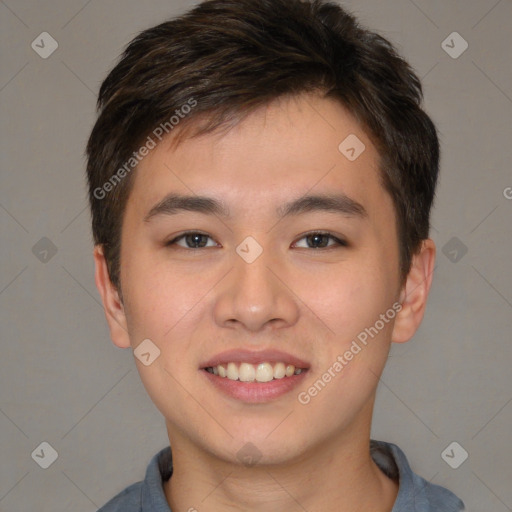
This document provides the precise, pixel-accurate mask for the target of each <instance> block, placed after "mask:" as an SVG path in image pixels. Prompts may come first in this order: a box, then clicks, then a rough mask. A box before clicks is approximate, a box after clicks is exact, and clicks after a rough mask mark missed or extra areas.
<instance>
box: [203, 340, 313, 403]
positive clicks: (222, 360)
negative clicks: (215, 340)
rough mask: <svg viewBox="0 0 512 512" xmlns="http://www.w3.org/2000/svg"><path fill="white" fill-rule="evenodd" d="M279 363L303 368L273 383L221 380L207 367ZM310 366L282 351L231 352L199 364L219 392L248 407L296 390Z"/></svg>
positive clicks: (272, 381)
mask: <svg viewBox="0 0 512 512" xmlns="http://www.w3.org/2000/svg"><path fill="white" fill-rule="evenodd" d="M231 362H232V363H238V364H240V363H250V364H259V363H271V364H273V363H278V362H282V363H285V364H293V366H295V368H302V369H303V371H302V373H300V374H299V375H292V376H291V377H283V378H282V379H274V380H271V381H270V382H242V381H239V380H231V379H228V378H227V377H219V376H218V375H214V374H212V373H209V372H207V371H206V368H209V367H212V366H217V365H219V364H227V363H231ZM309 368H310V365H309V364H308V363H307V362H306V361H304V360H302V359H300V358H299V357H297V356H294V355H292V354H288V353H287V352H283V351H281V350H262V351H254V350H242V349H238V350H228V351H225V352H221V353H220V354H217V355H215V356H213V357H212V358H210V359H208V360H207V361H205V362H204V363H202V364H201V365H200V368H199V369H200V372H201V373H202V374H203V375H204V378H206V379H208V381H209V382H210V383H211V384H213V385H214V386H215V387H216V388H217V389H218V390H219V391H221V392H222V393H223V394H224V395H227V396H228V397H231V398H234V399H236V400H238V401H242V402H245V403H249V404H261V403H265V402H269V401H271V400H275V399H277V398H279V397H281V396H283V395H285V394H287V393H289V392H290V391H292V389H294V388H296V387H297V386H298V385H299V384H300V383H301V382H302V381H303V379H304V378H305V376H306V374H307V373H308V370H309Z"/></svg>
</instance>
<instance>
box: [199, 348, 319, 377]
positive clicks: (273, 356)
mask: <svg viewBox="0 0 512 512" xmlns="http://www.w3.org/2000/svg"><path fill="white" fill-rule="evenodd" d="M279 362H282V363H285V364H293V366H295V368H302V369H305V370H307V369H309V366H310V365H309V364H308V363H307V362H306V361H303V360H302V359H300V358H298V357H296V356H294V355H292V354H288V353H287V352H282V351H281V350H262V351H254V350H242V349H236V350H227V351H225V352H221V353H220V354H217V355H215V356H213V357H212V358H210V359H208V360H207V361H205V362H204V363H201V365H200V368H201V369H205V368H209V367H212V366H217V365H219V364H227V363H239V364H240V363H249V364H259V363H279ZM304 373H305V372H304ZM285 378H289V379H290V378H291V377H285ZM280 380H282V379H280ZM233 382H235V381H233Z"/></svg>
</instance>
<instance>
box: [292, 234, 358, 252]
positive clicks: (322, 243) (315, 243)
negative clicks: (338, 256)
mask: <svg viewBox="0 0 512 512" xmlns="http://www.w3.org/2000/svg"><path fill="white" fill-rule="evenodd" d="M329 239H331V240H334V244H331V245H328V241H329ZM300 240H306V241H307V242H306V243H307V244H308V245H307V246H306V249H330V248H332V247H335V246H336V245H338V246H342V247H347V246H348V243H347V242H346V241H345V240H342V239H341V238H338V237H336V236H334V235H333V234H332V233H328V232H323V231H315V232H312V233H308V234H306V235H304V236H303V237H302V238H301V239H300ZM310 244H311V245H310Z"/></svg>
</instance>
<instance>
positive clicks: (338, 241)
mask: <svg viewBox="0 0 512 512" xmlns="http://www.w3.org/2000/svg"><path fill="white" fill-rule="evenodd" d="M189 235H201V236H206V237H208V238H211V237H210V235H208V234H206V233H201V232H200V231H186V232H185V233H182V234H181V235H179V236H177V237H175V238H173V239H172V240H169V242H166V243H165V246H166V247H171V246H173V245H176V243H177V242H178V241H180V240H181V239H183V238H185V237H187V236H189ZM314 235H320V236H327V237H328V238H330V239H332V240H334V241H335V242H336V244H337V246H338V247H348V245H349V244H348V243H347V242H346V241H345V240H343V239H341V238H339V237H337V236H334V235H333V234H332V233H330V232H328V231H311V232H309V233H305V234H304V235H302V236H301V238H299V240H302V239H303V238H307V237H310V236H314ZM211 239H212V240H213V238H211ZM178 247H179V248H180V249H183V250H185V251H197V250H198V249H208V247H181V246H178ZM334 248H336V245H331V246H327V247H316V248H315V247H307V249H314V250H316V251H318V250H328V249H334ZM303 249H304V247H303Z"/></svg>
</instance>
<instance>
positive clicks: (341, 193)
mask: <svg viewBox="0 0 512 512" xmlns="http://www.w3.org/2000/svg"><path fill="white" fill-rule="evenodd" d="M420 103H421V85H420V83H419V81H418V79H417V77H416V76H415V75H414V73H413V71H412V70H411V68H410V67H409V66H408V64H407V63H406V62H405V61H404V60H403V59H401V58H400V57H399V56H398V55H397V54H396V52H395V51H394V49H393V47H392V46H391V44H390V43H389V42H388V41H386V40H385V39H383V38H382V37H380V36H378V35H376V34H375V33H373V32H370V31H368V30H366V29H363V28H361V27H360V26H359V25H358V24H357V22H356V20H355V19H354V18H353V17H352V16H351V15H349V14H348V13H347V12H345V11H344V10H343V9H341V8H340V7H339V6H337V5H335V4H332V3H327V2H323V1H313V2H301V1H299V0H274V1H269V0H237V1H234V0H212V1H208V2H204V3H202V4H199V5H198V6H197V7H196V8H194V9H193V10H192V11H190V12H189V13H187V14H186V15H184V16H183V17H181V18H178V19H175V20H171V21H169V22H167V23H164V24H162V25H159V26H156V27H153V28H150V29H148V30H146V31H144V32H142V33H141V34H140V35H138V36H137V37H136V38H135V39H134V40H133V41H132V42H131V44H130V45H129V46H128V48H127V49H126V51H125V52H124V55H123V56H122V59H121V60H120V62H119V63H118V64H117V66H116V67H115V68H114V69H113V70H112V72H111V73H110V74H109V76H108V77H107V79H106V80H105V82H104V83H103V84H102V87H101V90H100V95H99V100H98V105H99V109H100V113H99V117H98V120H97V122H96V125H95V126H94V129H93V131H92V134H91V137H90V140H89V143H88V147H87V155H88V166H87V173H88V180H89V191H90V203H91V210H92V217H93V234H94V239H95V250H94V258H95V263H96V284H97V286H98V289H99V291H100V294H101V296H102V299H103V303H104V307H105V313H106V317H107V321H108V324H109V328H110V334H111V338H112V340H113V342H114V343H115V344H116V345H117V346H119V347H122V348H132V349H133V350H134V355H135V356H136V359H135V361H136V364H137V368H138V370H139V373H140V376H141V379H142V382H143V384H144V386H145V388H146V389H147V391H148V393H149V395H150V397H151V399H152V400H153V402H154V403H155V405H156V406H157V407H158V409H159V410H160V411H161V413H162V414H163V416H164V418H165V421H166V426H167V432H168V436H169V441H170V447H167V448H166V449H163V450H162V451H161V452H159V453H158V454H156V455H155V457H154V458H153V460H152V461H151V463H150V465H149V467H148V471H147V474H146V479H145V481H144V482H139V483H136V484H134V485H132V486H130V487H129V488H127V489H126V490H125V491H123V492H122V493H121V494H119V495H118V496H116V497H115V498H113V499H112V500H111V501H110V502H109V503H108V504H106V505H105V506H104V507H103V508H102V509H101V511H102V512H113V511H123V512H132V511H143V512H149V511H161V512H169V510H172V512H184V511H189V512H190V511H195V510H197V511H203V510H208V511H217V510H223V511H224V510H228V511H229V510H251V511H266V512H268V511H282V510H297V511H299V510H302V511H303V510H307V511H310V512H313V511H320V510H322V511H324V512H325V511H333V512H334V511H336V512H349V511H350V512H352V511H360V510H365V511H366V510H372V511H376V512H390V511H392V512H404V511H421V512H423V511H427V510H428V511H434V510H435V511H458V510H463V504H462V502H461V501H460V500H459V499H458V498H457V497H456V496H455V495H454V494H452V493H451V492H450V491H448V490H446V489H444V488H442V487H440V486H436V485H432V484H430V483H428V482H426V481H425V480H423V479H422V478H420V477H419V476H417V475H415V474H414V473H413V472H412V471H411V469H410V467H409V465H408V462H407V459H406V458H405V455H404V454H403V452H402V451H401V450H400V449H399V448H398V447H397V446H395V445H391V444H388V443H384V442H377V441H373V440H370V426H371V417H372V410H373V405H374V400H375V393H376V389H377V384H378V380H379V376H380V375H381V373H382V370H383V368H384V365H385V362H386V359H387V356H388V352H389V349H390V345H391V343H392V342H396V343H402V342H406V341H408V340H409V339H410V338H411V337H412V336H413V334H414V333H415V331H416V330H417V328H418V326H419V324H420V322H421V320H422V318H423V314H424V310H425V304H426V300H427V297H428V292H429V289H430V284H431V281H432V272H433V268H434V259H435V246H434V243H433V242H432V240H430V239H429V237H428V232H429V215H430V209H431V205H432V201H433V197H434V191H435V185H436V181H437V174H438V163H439V147H438V139H437V135H436V130H435V127H434V125H433V123H432V121H431V120H430V118H429V117H428V116H427V114H426V113H425V112H424V111H423V110H422V108H421V104H420ZM171 450H172V458H171Z"/></svg>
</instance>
